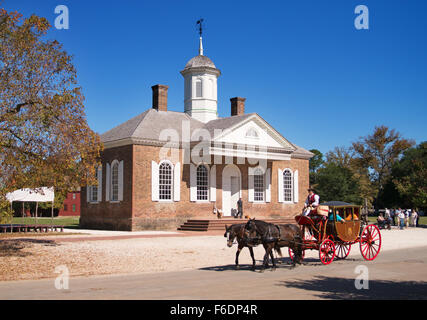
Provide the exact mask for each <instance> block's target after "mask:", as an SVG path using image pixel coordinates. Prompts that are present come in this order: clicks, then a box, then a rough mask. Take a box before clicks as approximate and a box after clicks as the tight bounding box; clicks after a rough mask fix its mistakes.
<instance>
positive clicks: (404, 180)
mask: <svg viewBox="0 0 427 320" xmlns="http://www.w3.org/2000/svg"><path fill="white" fill-rule="evenodd" d="M391 180H392V181H393V184H394V186H395V188H396V190H397V191H398V192H399V194H400V196H401V197H402V198H403V199H405V200H406V201H407V202H406V206H410V207H418V208H427V141H425V142H422V143H420V144H419V145H418V146H417V147H416V148H411V149H408V150H407V151H405V153H404V155H403V157H402V159H401V160H400V161H399V162H397V163H395V165H394V166H393V170H392V179H391Z"/></svg>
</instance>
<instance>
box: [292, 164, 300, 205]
mask: <svg viewBox="0 0 427 320" xmlns="http://www.w3.org/2000/svg"><path fill="white" fill-rule="evenodd" d="M293 184H294V190H293V191H294V199H293V200H294V203H298V201H299V182H298V170H295V172H294V181H293Z"/></svg>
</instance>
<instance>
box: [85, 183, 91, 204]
mask: <svg viewBox="0 0 427 320" xmlns="http://www.w3.org/2000/svg"><path fill="white" fill-rule="evenodd" d="M90 189H91V187H90V186H86V202H90V191H91V190H90Z"/></svg>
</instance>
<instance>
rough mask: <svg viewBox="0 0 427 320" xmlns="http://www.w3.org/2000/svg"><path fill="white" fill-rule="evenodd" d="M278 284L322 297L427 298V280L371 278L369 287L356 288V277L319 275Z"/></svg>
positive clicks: (362, 298)
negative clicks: (311, 292)
mask: <svg viewBox="0 0 427 320" xmlns="http://www.w3.org/2000/svg"><path fill="white" fill-rule="evenodd" d="M277 285H278V286H285V287H287V288H296V289H302V290H306V291H313V294H314V296H316V297H319V298H322V299H345V300H349V299H357V300H364V299H387V300H390V299H399V300H404V299H423V300H425V299H427V282H424V281H386V280H369V289H360V290H358V289H356V287H355V279H346V278H336V277H324V276H317V277H314V278H313V279H310V280H290V281H280V283H278V284H277Z"/></svg>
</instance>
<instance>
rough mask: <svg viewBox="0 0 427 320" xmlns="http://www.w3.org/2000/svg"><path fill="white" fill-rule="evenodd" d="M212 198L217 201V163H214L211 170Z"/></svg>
mask: <svg viewBox="0 0 427 320" xmlns="http://www.w3.org/2000/svg"><path fill="white" fill-rule="evenodd" d="M210 200H211V201H212V202H215V201H216V165H212V167H211V172H210Z"/></svg>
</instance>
